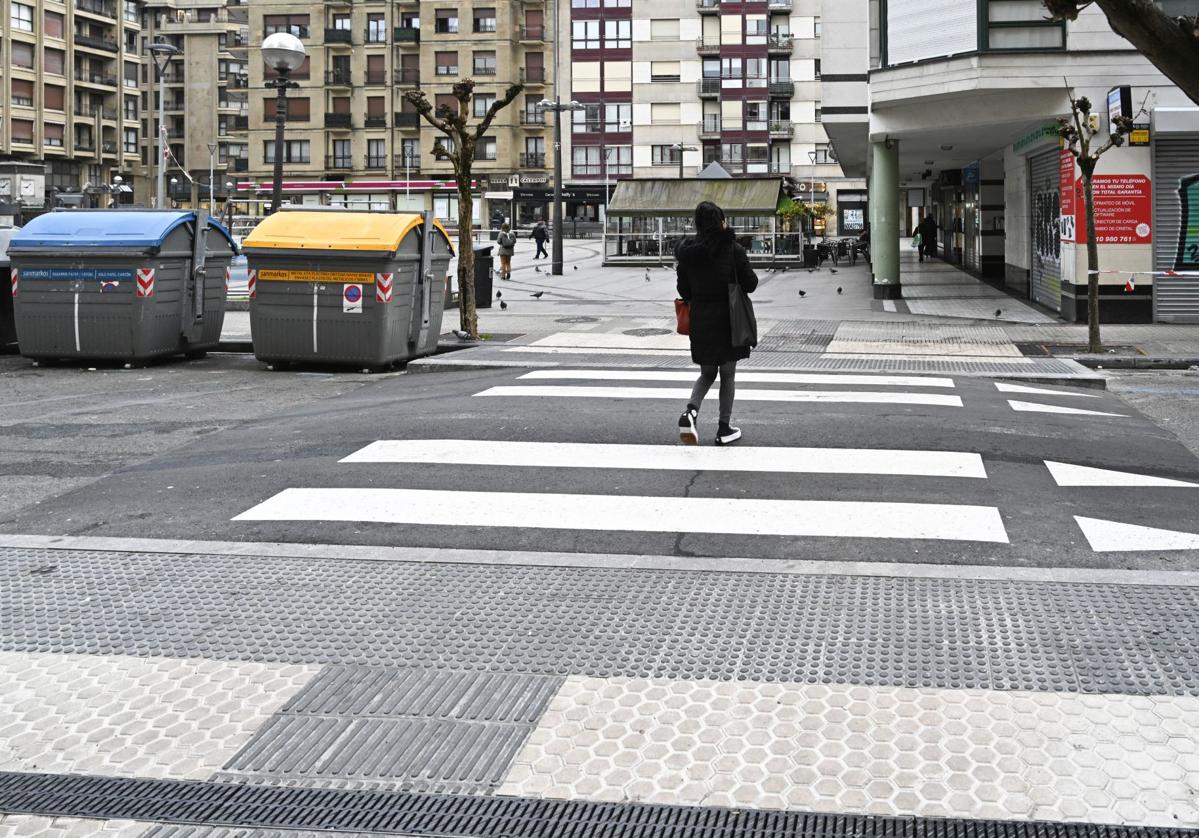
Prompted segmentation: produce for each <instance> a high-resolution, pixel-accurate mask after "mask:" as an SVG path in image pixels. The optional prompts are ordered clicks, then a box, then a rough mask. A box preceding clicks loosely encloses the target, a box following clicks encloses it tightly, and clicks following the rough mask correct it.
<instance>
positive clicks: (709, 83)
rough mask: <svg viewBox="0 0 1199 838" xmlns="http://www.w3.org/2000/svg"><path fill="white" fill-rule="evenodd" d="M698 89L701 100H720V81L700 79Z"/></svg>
mask: <svg viewBox="0 0 1199 838" xmlns="http://www.w3.org/2000/svg"><path fill="white" fill-rule="evenodd" d="M697 87H698V89H699V98H701V99H718V98H720V79H700V80H699V82H698V84H697Z"/></svg>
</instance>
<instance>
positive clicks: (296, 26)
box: [262, 15, 308, 38]
mask: <svg viewBox="0 0 1199 838" xmlns="http://www.w3.org/2000/svg"><path fill="white" fill-rule="evenodd" d="M276 32H287V33H289V34H291V35H295V36H296V37H297V38H307V37H308V15H264V16H263V18H262V33H263V35H264V36H266V35H274V34H275V33H276Z"/></svg>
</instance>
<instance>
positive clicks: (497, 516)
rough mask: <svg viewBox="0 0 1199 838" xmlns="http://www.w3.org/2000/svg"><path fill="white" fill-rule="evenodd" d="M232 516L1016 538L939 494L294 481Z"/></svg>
mask: <svg viewBox="0 0 1199 838" xmlns="http://www.w3.org/2000/svg"><path fill="white" fill-rule="evenodd" d="M233 520H234V521H352V522H364V521H370V522H375V523H384V524H424V525H429V526H446V527H512V528H519V529H551V530H600V531H605V532H611V531H622V532H659V533H710V534H721V535H769V536H790V537H827V538H925V539H934V540H942V541H985V542H994V543H999V544H1007V543H1008V536H1007V531H1006V530H1005V529H1004V526H1003V519H1002V518H1000V516H999V510H998V509H996V508H995V507H993V506H969V505H960V504H938V503H878V502H870V501H853V502H842V501H815V500H741V499H727V498H678V497H647V496H639V495H563V494H538V493H533V492H459V491H444V490H432V489H286V490H284V491H282V492H280V493H279V494H277V495H275V496H274V497H272V498H270V499H269V500H266V501H264V502H262V503H260V504H258V505H257V506H255V507H254V508H252V509H249V510H247V511H245V512H243V513H242V514H240V515H238V516H237V517H235V518H234V519H233Z"/></svg>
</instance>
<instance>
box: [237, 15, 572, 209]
mask: <svg viewBox="0 0 1199 838" xmlns="http://www.w3.org/2000/svg"><path fill="white" fill-rule="evenodd" d="M274 32H290V33H291V34H293V35H295V36H296V37H298V38H300V40H301V41H302V42H303V43H304V45H305V47H306V49H307V51H308V59H307V61H306V62H305V64H304V65H303V66H302V67H301V68H300V69H299V70H298V71H297V72H295V73H293V74H292V78H293V80H295V81H296V82H297V83H298V84H299V88H298V89H295V90H291V91H289V93H288V110H287V117H286V118H287V123H286V126H287V141H286V144H285V147H284V152H283V153H284V155H285V158H284V160H285V180H284V195H285V199H287V200H291V201H292V202H294V203H312V204H318V203H324V204H334V205H349V206H369V207H377V208H399V209H414V210H416V209H426V208H428V209H432V210H433V211H434V212H435V213H436V214H437V216H438V217H440V218H444V219H447V220H451V221H456V219H457V212H458V211H457V196H456V194H455V186H454V184H453V181H452V176H453V173H452V168H451V166H450V165H449V163H448V162H442V161H438V160H435V159H434V157H433V155H432V149H433V143H434V141H435V139H437V138H438V137H440V136H442V135H441V134H440V132H438V131H436V129H434V128H432V127H431V126H429V125H428V124H426V123H425V122H424V121H423V120H422V119H421V118H420V117H419V115H418V114H417V113H416V111H415V110H414V109H413V107H412V106H411V104H410V103H409V102H408V101H407V99H406V98H405V96H404V92H405V91H406V90H410V89H412V88H416V87H419V88H420V89H422V90H424V91H425V93H426V94H427V96H428V98H429V101H430V102H431V103H433V104H434V105H435V106H437V105H440V104H450V105H452V106H453V107H455V108H457V100H456V99H454V98H453V95H452V89H453V86H454V84H455V83H457V82H458V81H460V80H462V79H464V78H468V77H469V78H472V79H474V81H475V82H476V87H475V101H474V105H473V108H474V114H473V116H472V119H474V120H477V119H478V118H479V117H481V116H482V115H483V114H484V113H485V112H486V110H487V109H488V108H489V107H490V106H491V104H492V103H493V102H494V101H495V99H496V97H497V96H501V95H503V92H504V91H505V90H506V89H507V87H508V86H509V85H510V84H512V83H514V82H518V81H519V82H522V83H524V84H525V85H526V91H525V95H524V96H522V98H521V99H520V101H518V102H515V103H513V104H512V105H511V106H509V107H508V108H506V109H505V110H504V111H502V112H501V113H500V114H499V116H498V118H497V119H496V120H495V122H494V123H493V124H492V127H491V130H490V131H489V132H488V135H487V136H486V137H485V138H484V139H483V141H482V142H481V143H480V144H479V147H478V149H477V151H476V157H475V164H474V174H475V180H476V184H477V188H478V195H479V203H478V205H477V207H476V217H478V218H488V219H489V218H492V217H493V216H494V217H496V218H499V217H504V218H510V217H512V215H513V211H514V208H513V191H514V189H516V188H518V187H519V186H520V185H521V184H531V183H538V184H542V185H544V184H546V183H548V175H547V168H546V166H547V162H549V161H547V158H546V151H547V143H546V124H545V122H546V121H545V118H544V117H543V114H542V113H541V112H540V111H539V110H538V109H537V108H536V107H535V106H534V102H535V101H538V100H540V99H541V98H543V97H544V96H545V95H547V93H548V92H549V91H550V90H551V89H552V87H551V85H552V75H551V72H550V67H551V62H550V61H549V60H548V59H549V56H550V55H551V54H552V40H551V39H552V31H551V27H550V21H549V20H547V15H546V8H545V4H544V2H540V0H539V1H538V2H529V1H528V0H504V2H497V0H481V2H472V3H457V2H448V1H447V2H422V3H418V2H412V1H411V0H391V2H365V3H361V2H355V3H350V2H348V0H346V1H345V2H341V1H340V0H325V2H322V3H295V4H282V3H278V2H272V3H262V4H254V3H252V4H251V6H250V34H251V40H252V41H253V42H254V43H261V42H262V39H263V38H265V37H266V36H267V35H270V34H271V33H274ZM272 73H273V71H271V70H269V69H268V68H266V67H265V66H263V64H262V63H261V62H260V61H259V62H255V61H251V62H250V85H249V87H250V91H251V99H250V119H249V123H250V125H249V139H248V145H249V166H248V169H249V178H248V179H247V180H246V181H245V182H243V183H240V184H239V189H240V191H241V192H242V194H243V195H247V196H248V195H251V194H252V195H256V196H259V197H260V198H261V197H265V196H266V194H267V192H268V191H269V188H270V181H271V176H272V167H273V165H274V139H275V128H274V125H275V100H274V91H273V90H270V89H267V88H266V87H265V82H266V81H267V79H268V78H270V77H271V75H272Z"/></svg>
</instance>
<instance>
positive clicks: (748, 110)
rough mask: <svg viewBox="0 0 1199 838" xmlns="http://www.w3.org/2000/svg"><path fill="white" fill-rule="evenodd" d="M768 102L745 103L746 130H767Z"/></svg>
mask: <svg viewBox="0 0 1199 838" xmlns="http://www.w3.org/2000/svg"><path fill="white" fill-rule="evenodd" d="M766 113H767V108H766V103H765V102H746V103H745V130H746V131H765V130H766Z"/></svg>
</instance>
